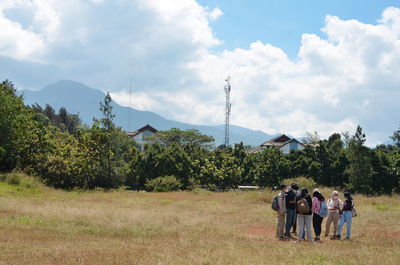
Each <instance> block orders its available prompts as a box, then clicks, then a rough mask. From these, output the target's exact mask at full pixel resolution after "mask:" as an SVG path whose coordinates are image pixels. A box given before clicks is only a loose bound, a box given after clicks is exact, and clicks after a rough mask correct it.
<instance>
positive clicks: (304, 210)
mask: <svg viewBox="0 0 400 265" xmlns="http://www.w3.org/2000/svg"><path fill="white" fill-rule="evenodd" d="M297 211H299V214H308V213H310V205H308V202H307V200H306V199H305V198H302V199H300V200H299V201H298V202H297Z"/></svg>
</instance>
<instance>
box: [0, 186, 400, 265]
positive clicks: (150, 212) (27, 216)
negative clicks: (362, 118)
mask: <svg viewBox="0 0 400 265" xmlns="http://www.w3.org/2000/svg"><path fill="white" fill-rule="evenodd" d="M8 183H13V184H7V183H5V182H0V264H24V265H25V264H26V265H28V264H41V265H44V264H107V265H108V264H316V265H321V264H373V265H377V264H390V265H393V264H395V265H397V264H400V197H399V196H394V197H373V198H366V197H362V196H354V199H355V201H356V204H357V210H358V212H359V215H360V217H357V218H355V219H353V220H354V223H353V239H352V240H351V241H349V242H346V241H330V240H324V241H323V242H322V243H317V244H313V243H294V242H279V241H277V240H276V239H275V238H274V237H275V222H276V217H275V214H274V212H273V211H272V210H271V209H270V200H271V198H272V196H273V194H272V193H271V192H263V193H261V192H227V193H210V192H205V191H198V192H175V193H136V192H129V191H113V192H101V191H98V192H65V191H59V190H54V189H51V188H47V187H43V186H42V185H40V184H37V183H36V182H35V181H23V182H19V181H15V182H13V181H11V182H10V181H8ZM328 191H329V190H327V189H326V190H323V191H322V192H323V193H325V196H327V195H328ZM329 193H330V191H329ZM324 224H325V221H324V223H323V227H324Z"/></svg>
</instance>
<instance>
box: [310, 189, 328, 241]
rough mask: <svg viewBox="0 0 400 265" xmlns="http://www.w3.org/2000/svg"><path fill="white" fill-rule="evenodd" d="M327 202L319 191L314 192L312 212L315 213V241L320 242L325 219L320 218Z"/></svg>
mask: <svg viewBox="0 0 400 265" xmlns="http://www.w3.org/2000/svg"><path fill="white" fill-rule="evenodd" d="M322 202H325V198H324V196H322V194H321V192H320V191H319V190H318V189H314V190H313V199H312V207H311V211H312V213H313V228H314V233H315V241H320V236H321V225H322V221H323V220H324V217H322V216H320V210H321V204H322Z"/></svg>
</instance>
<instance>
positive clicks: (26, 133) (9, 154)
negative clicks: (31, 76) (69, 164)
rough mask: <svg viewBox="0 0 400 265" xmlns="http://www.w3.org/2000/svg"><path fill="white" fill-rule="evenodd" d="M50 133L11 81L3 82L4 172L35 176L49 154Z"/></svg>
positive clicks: (0, 137)
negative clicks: (19, 171) (18, 171)
mask: <svg viewBox="0 0 400 265" xmlns="http://www.w3.org/2000/svg"><path fill="white" fill-rule="evenodd" d="M47 133H48V131H47V129H46V128H45V127H44V126H43V125H42V124H40V123H39V122H37V121H36V120H34V113H33V111H31V110H30V109H28V108H27V107H25V105H24V103H23V98H22V96H17V95H16V89H15V87H14V85H13V84H12V83H11V82H10V81H8V80H6V81H3V82H2V83H0V170H1V171H10V170H13V169H15V168H18V169H21V170H26V171H27V172H28V173H33V170H34V168H35V165H37V163H38V161H40V160H42V159H43V157H44V156H45V155H46V152H47V151H48V148H49V143H48V140H47V137H46V135H47Z"/></svg>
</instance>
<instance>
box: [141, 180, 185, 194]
mask: <svg viewBox="0 0 400 265" xmlns="http://www.w3.org/2000/svg"><path fill="white" fill-rule="evenodd" d="M181 186H182V183H181V182H180V181H179V180H178V179H177V178H176V177H175V176H164V177H158V178H155V179H152V180H148V181H147V183H146V189H148V190H149V191H156V192H169V191H177V190H179V189H180V188H181Z"/></svg>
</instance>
